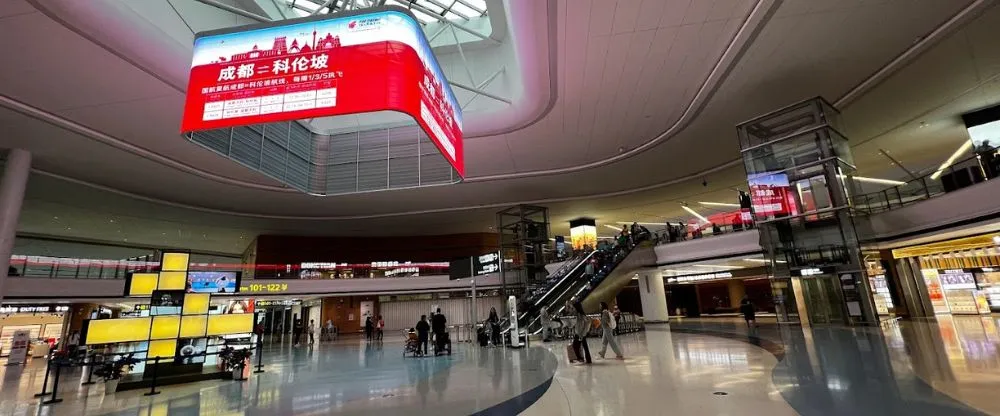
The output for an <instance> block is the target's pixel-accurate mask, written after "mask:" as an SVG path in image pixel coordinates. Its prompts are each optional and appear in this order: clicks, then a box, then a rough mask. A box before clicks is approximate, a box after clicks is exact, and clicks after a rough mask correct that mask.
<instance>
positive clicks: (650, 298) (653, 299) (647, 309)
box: [639, 271, 670, 323]
mask: <svg viewBox="0 0 1000 416" xmlns="http://www.w3.org/2000/svg"><path fill="white" fill-rule="evenodd" d="M639 301H640V302H641V303H642V317H643V319H644V320H645V321H646V322H647V323H662V322H668V321H669V320H670V314H669V313H668V312H667V295H666V293H665V292H664V289H663V275H662V274H660V273H659V272H658V271H652V272H642V273H641V274H640V275H639Z"/></svg>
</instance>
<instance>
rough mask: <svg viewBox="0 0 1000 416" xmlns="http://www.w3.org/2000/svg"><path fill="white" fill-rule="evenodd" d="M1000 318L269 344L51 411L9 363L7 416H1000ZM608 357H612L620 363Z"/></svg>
mask: <svg viewBox="0 0 1000 416" xmlns="http://www.w3.org/2000/svg"><path fill="white" fill-rule="evenodd" d="M998 328H1000V321H998V318H997V317H950V316H942V317H938V319H937V320H936V321H912V322H898V323H896V322H890V323H887V324H885V325H883V326H881V327H868V328H838V327H823V328H811V329H809V328H806V329H803V328H800V327H797V326H793V327H789V326H780V325H777V324H774V323H768V322H762V323H761V325H760V327H759V328H758V329H757V330H756V331H753V332H752V333H748V331H747V329H746V327H745V326H744V325H743V324H742V322H740V321H738V320H735V319H719V318H714V319H700V320H673V321H672V322H671V323H670V324H669V325H660V326H650V327H649V328H648V330H647V331H646V332H645V333H639V334H629V335H623V336H621V337H620V339H621V341H622V346H623V348H624V352H625V355H626V359H625V360H624V361H617V360H600V359H597V351H598V350H599V349H600V345H599V342H598V341H599V340H596V339H591V340H590V344H591V351H592V353H593V354H594V358H595V362H594V364H592V365H570V364H569V363H567V361H566V358H565V349H564V348H565V343H564V342H552V343H545V344H541V343H535V344H532V346H531V347H530V348H527V349H518V350H511V349H493V348H490V349H480V348H478V347H474V346H472V345H469V344H457V345H456V348H455V354H454V355H452V356H450V357H449V356H441V357H433V358H403V357H402V340H401V339H395V338H394V339H387V340H386V341H385V342H383V343H381V344H369V343H366V342H365V341H363V340H361V339H358V338H345V339H342V340H340V341H337V342H334V343H324V344H322V345H317V346H314V347H296V348H293V347H291V346H289V345H288V344H287V343H273V344H270V346H269V347H268V348H267V349H266V351H265V362H267V363H269V364H268V366H267V371H266V372H265V373H264V374H262V375H254V376H252V377H251V380H249V381H246V382H232V381H210V382H201V383H193V384H188V385H183V386H173V387H165V388H163V389H162V392H163V393H162V394H160V395H158V396H154V397H146V396H143V392H144V391H130V392H122V393H117V394H114V395H109V396H105V395H104V394H103V387H102V386H101V384H97V385H95V386H90V387H87V386H80V381H81V375H80V374H79V373H69V374H65V375H64V376H63V377H62V378H61V386H60V390H61V394H60V396H61V398H63V399H64V400H65V401H64V402H62V403H59V404H54V405H41V404H39V400H38V399H36V398H34V397H33V394H34V393H36V392H38V391H39V390H40V389H41V383H42V377H43V373H44V371H43V370H44V363H43V362H42V361H41V360H37V361H34V362H32V363H30V364H29V365H28V366H24V367H22V366H10V367H0V415H64V414H72V415H144V416H145V415H150V416H151V415H167V414H169V415H194V414H200V415H265V414H266V415H320V414H334V413H336V414H349V415H350V414H362V413H365V414H389V415H394V414H435V415H469V414H481V415H491V414H495V415H509V414H515V413H523V414H526V415H595V416H597V415H602V416H603V415H633V414H651V415H747V414H769V415H795V414H801V415H806V416H812V415H842V414H850V415H897V414H898V415H979V414H997V415H1000V400H997V399H996V397H997V394H998V393H996V392H1000V330H998ZM609 355H610V354H609Z"/></svg>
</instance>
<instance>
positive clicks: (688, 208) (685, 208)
mask: <svg viewBox="0 0 1000 416" xmlns="http://www.w3.org/2000/svg"><path fill="white" fill-rule="evenodd" d="M681 208H684V210H685V211H687V212H688V213H690V214H691V215H694V216H695V217H698V219H699V220H702V221H704V222H711V221H709V220H708V218H705V217H703V216H702V215H701V214H699V213H698V212H696V211H695V210H693V209H691V208H690V207H688V206H687V205H681Z"/></svg>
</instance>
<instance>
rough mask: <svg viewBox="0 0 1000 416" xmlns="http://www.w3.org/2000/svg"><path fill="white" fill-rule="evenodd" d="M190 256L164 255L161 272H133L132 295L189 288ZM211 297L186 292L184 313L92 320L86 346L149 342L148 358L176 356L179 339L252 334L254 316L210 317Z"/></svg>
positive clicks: (181, 254) (130, 281) (248, 314)
mask: <svg viewBox="0 0 1000 416" xmlns="http://www.w3.org/2000/svg"><path fill="white" fill-rule="evenodd" d="M189 259H190V256H189V255H188V254H187V253H164V254H163V258H162V260H161V262H160V272H159V273H133V274H132V276H131V279H129V287H128V294H129V296H150V295H152V294H153V291H155V290H185V289H187V270H188V261H189ZM211 300H212V295H211V294H209V293H186V294H185V295H184V304H183V305H182V307H181V314H172V315H156V316H149V317H141V318H119V319H100V320H92V321H90V322H89V323H88V327H87V339H85V340H84V344H86V345H98V344H115V343H123V342H139V341H149V350H148V353H147V356H148V357H149V358H154V357H161V358H169V357H174V356H175V355H176V353H177V352H176V349H177V339H178V338H204V337H206V336H217V335H231V334H246V333H250V332H253V314H252V313H243V314H225V315H209V314H208V311H209V308H210V306H211Z"/></svg>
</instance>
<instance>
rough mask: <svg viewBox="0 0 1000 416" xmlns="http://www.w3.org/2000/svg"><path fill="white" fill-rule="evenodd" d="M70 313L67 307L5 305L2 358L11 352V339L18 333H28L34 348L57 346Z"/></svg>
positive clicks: (0, 327)
mask: <svg viewBox="0 0 1000 416" xmlns="http://www.w3.org/2000/svg"><path fill="white" fill-rule="evenodd" d="M68 311H69V306H66V305H3V306H2V307H0V356H7V354H8V352H10V347H11V339H12V338H13V336H14V333H15V332H17V331H22V330H23V331H28V334H29V339H30V340H31V343H32V345H33V346H34V345H40V344H43V343H44V344H48V346H49V347H51V346H53V345H55V343H57V342H59V339H60V337H61V336H62V333H63V325H64V324H65V315H66V313H67V312H68ZM29 353H31V351H29Z"/></svg>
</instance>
